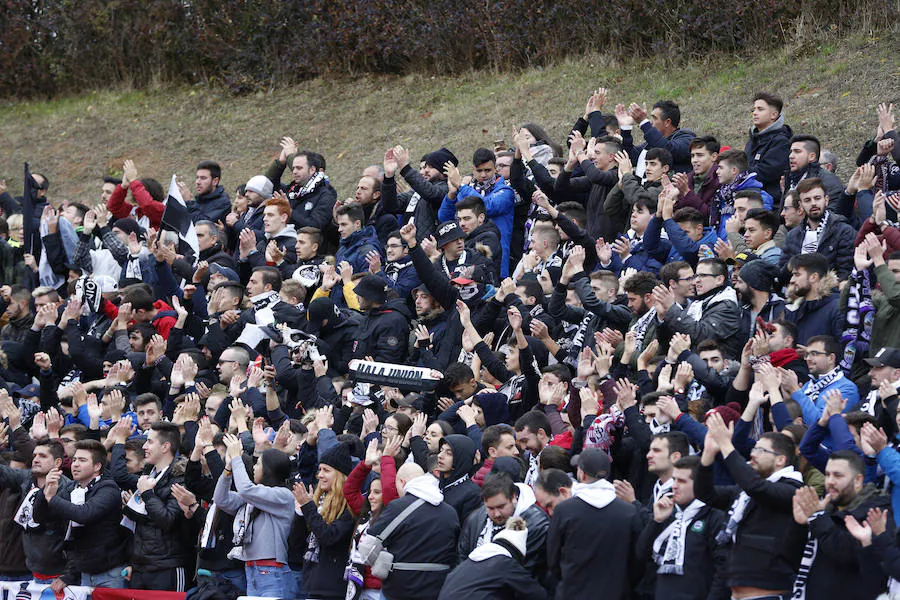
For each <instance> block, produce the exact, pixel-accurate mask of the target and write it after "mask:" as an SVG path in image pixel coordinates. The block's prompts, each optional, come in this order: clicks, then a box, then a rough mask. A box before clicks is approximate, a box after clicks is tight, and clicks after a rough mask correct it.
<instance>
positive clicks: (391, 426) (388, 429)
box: [381, 425, 400, 431]
mask: <svg viewBox="0 0 900 600" xmlns="http://www.w3.org/2000/svg"><path fill="white" fill-rule="evenodd" d="M381 430H382V431H400V430H399V429H397V428H396V427H394V426H393V425H382V426H381Z"/></svg>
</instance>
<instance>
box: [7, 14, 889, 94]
mask: <svg viewBox="0 0 900 600" xmlns="http://www.w3.org/2000/svg"><path fill="white" fill-rule="evenodd" d="M804 11H806V13H804ZM897 13H898V11H897V5H896V3H892V2H891V0H873V1H872V2H868V3H854V2H848V1H846V0H823V1H822V2H816V3H800V2H796V0H730V1H729V2H724V3H708V2H707V3H701V2H698V1H697V0H609V1H608V2H603V3H599V2H583V1H582V0H488V1H487V2H474V1H471V0H469V1H465V0H464V1H463V2H459V1H458V0H429V1H427V2H426V1H424V0H410V1H409V2H407V3H404V4H397V3H396V2H393V1H392V0H365V1H362V0H303V1H301V0H283V1H281V0H218V1H215V2H214V1H213V0H145V1H144V2H142V3H134V2H109V1H108V0H0V90H2V92H0V94H2V95H5V96H20V97H29V96H36V95H53V94H56V93H60V92H62V93H66V92H73V91H74V92H77V91H80V90H83V89H84V88H85V87H103V86H106V85H109V84H112V83H120V82H124V83H128V84H131V85H134V86H136V87H142V86H145V85H146V84H147V83H149V82H150V81H154V80H157V81H165V82H174V83H189V84H196V83H202V84H213V85H222V86H225V87H230V88H231V89H232V90H233V91H234V92H236V93H240V92H245V91H249V90H252V89H255V88H258V87H261V86H262V87H264V86H269V85H274V84H276V83H278V84H284V83H290V82H295V81H300V80H303V79H307V78H309V77H314V76H317V75H324V74H329V73H362V72H370V73H409V72H442V73H446V72H461V71H467V70H471V69H476V68H485V67H489V68H499V69H504V68H517V67H523V66H529V65H535V64H544V63H547V62H548V61H551V60H555V59H559V58H562V57H564V56H566V55H569V54H572V53H580V52H583V51H585V50H589V49H593V50H597V51H601V52H605V53H609V54H613V55H618V56H620V57H624V56H634V55H641V56H650V55H663V56H666V57H667V58H690V57H693V56H697V55H700V54H703V53H706V52H709V51H714V50H722V51H729V52H739V53H747V52H756V51H759V50H761V49H765V48H770V47H772V46H774V45H777V44H779V43H783V42H785V41H789V40H787V39H786V38H787V37H789V36H791V35H794V33H795V32H796V30H797V27H796V24H797V23H798V22H801V21H802V22H803V23H806V24H807V25H808V24H810V23H812V24H813V26H815V27H818V28H820V30H825V28H832V29H838V30H840V29H848V28H853V27H858V26H860V25H861V24H862V25H865V26H868V27H883V26H889V25H891V24H892V22H893V21H894V20H895V19H896V17H897V16H898V14H897Z"/></svg>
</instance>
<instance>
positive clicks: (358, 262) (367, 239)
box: [334, 225, 382, 273]
mask: <svg viewBox="0 0 900 600" xmlns="http://www.w3.org/2000/svg"><path fill="white" fill-rule="evenodd" d="M369 252H377V253H378V254H379V255H381V254H382V252H381V243H380V242H379V241H378V235H377V234H376V233H375V228H374V227H372V226H371V225H366V226H365V227H363V228H362V229H360V230H359V231H354V232H353V233H351V234H350V235H348V236H347V237H345V238H343V239H342V240H341V242H340V246H339V247H338V251H337V253H336V254H335V255H334V260H335V264H337V265H339V264H341V262H342V261H345V260H346V261H347V262H348V263H350V266H352V267H353V272H354V273H362V272H365V271H368V270H369V263H368V262H366V255H367V254H368V253H369Z"/></svg>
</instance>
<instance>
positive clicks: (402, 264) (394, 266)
mask: <svg viewBox="0 0 900 600" xmlns="http://www.w3.org/2000/svg"><path fill="white" fill-rule="evenodd" d="M410 265H412V259H411V258H401V259H400V260H394V261H389V262H388V263H387V264H386V265H384V274H385V275H387V278H388V279H390V280H391V281H393V282H394V283H397V279H399V278H400V272H401V271H403V269H405V268H407V267H409V266H410Z"/></svg>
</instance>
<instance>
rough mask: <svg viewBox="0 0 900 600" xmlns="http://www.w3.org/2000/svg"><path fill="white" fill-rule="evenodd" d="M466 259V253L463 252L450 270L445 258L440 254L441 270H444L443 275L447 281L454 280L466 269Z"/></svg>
mask: <svg viewBox="0 0 900 600" xmlns="http://www.w3.org/2000/svg"><path fill="white" fill-rule="evenodd" d="M467 257H468V253H467V252H466V251H465V250H463V251H462V252H461V253H460V255H459V258H457V259H456V265H455V266H454V267H453V269H451V268H450V265H449V264H447V256H446V255H445V254H444V253H443V252H442V253H441V268H443V269H444V273H445V274H446V275H447V278H448V279H454V278H456V277H459V276H460V274H461V273H462V271H463V269H465V268H466V266H467V265H466V258H467Z"/></svg>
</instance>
